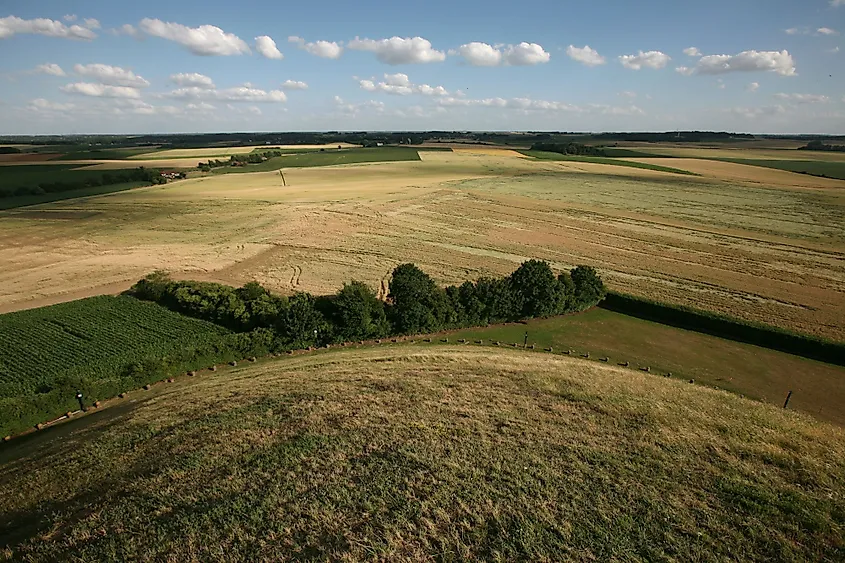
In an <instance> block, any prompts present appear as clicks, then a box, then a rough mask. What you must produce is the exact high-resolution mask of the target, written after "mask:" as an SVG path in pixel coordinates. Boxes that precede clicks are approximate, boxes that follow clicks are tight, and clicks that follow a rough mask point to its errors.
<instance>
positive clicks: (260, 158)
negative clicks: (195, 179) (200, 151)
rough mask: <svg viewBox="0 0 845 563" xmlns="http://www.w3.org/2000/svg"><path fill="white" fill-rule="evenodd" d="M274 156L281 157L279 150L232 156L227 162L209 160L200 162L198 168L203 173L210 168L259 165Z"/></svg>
mask: <svg viewBox="0 0 845 563" xmlns="http://www.w3.org/2000/svg"><path fill="white" fill-rule="evenodd" d="M276 156H282V151H280V150H269V151H262V152H251V153H249V154H233V155H232V156H230V157H229V160H211V159H209V160H208V162H200V163H199V165H198V167H199V169H200V170H201V171H203V172H208V171H209V170H211V169H212V168H222V167H224V166H238V165H244V164H261V163H262V162H264V161H265V160H269V159H271V158H273V157H276Z"/></svg>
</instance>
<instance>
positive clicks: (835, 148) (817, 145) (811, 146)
mask: <svg viewBox="0 0 845 563" xmlns="http://www.w3.org/2000/svg"><path fill="white" fill-rule="evenodd" d="M798 150H799V151H823V152H845V145H826V144H824V143H823V142H821V141H818V140H817V141H810V142H809V143H807V145H806V146H804V147H799V149H798Z"/></svg>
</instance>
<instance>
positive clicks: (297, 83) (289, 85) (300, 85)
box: [282, 80, 308, 90]
mask: <svg viewBox="0 0 845 563" xmlns="http://www.w3.org/2000/svg"><path fill="white" fill-rule="evenodd" d="M307 89H308V84H306V83H305V82H303V81H301V80H285V81H284V83H283V84H282V90H307Z"/></svg>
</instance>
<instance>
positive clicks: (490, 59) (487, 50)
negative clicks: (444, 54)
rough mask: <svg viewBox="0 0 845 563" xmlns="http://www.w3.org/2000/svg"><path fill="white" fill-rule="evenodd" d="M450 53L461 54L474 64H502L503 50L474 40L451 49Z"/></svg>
mask: <svg viewBox="0 0 845 563" xmlns="http://www.w3.org/2000/svg"><path fill="white" fill-rule="evenodd" d="M449 54H450V55H459V56H461V57H463V59H464V60H465V61H466V62H467V63H469V64H471V65H472V66H499V65H500V64H502V52H501V51H500V50H499V49H496V48H495V47H493V46H492V45H488V44H487V43H479V42H478V41H473V42H472V43H467V44H465V45H461V46H460V47H458V48H457V49H454V50H452V51H449Z"/></svg>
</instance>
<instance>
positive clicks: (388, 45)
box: [347, 37, 446, 65]
mask: <svg viewBox="0 0 845 563" xmlns="http://www.w3.org/2000/svg"><path fill="white" fill-rule="evenodd" d="M347 46H348V47H349V48H350V49H354V50H356V51H370V52H372V53H375V55H376V58H377V59H378V60H379V61H381V62H383V63H385V64H389V65H400V64H413V63H435V62H441V61H444V60H445V59H446V53H444V52H442V51H437V50H435V49H433V48H432V46H431V42H430V41H428V40H427V39H423V38H422V37H405V38H403V37H391V38H390V39H366V38H365V39H360V38H358V37H356V38H355V39H353V40H352V41H350V42H349V45H347Z"/></svg>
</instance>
